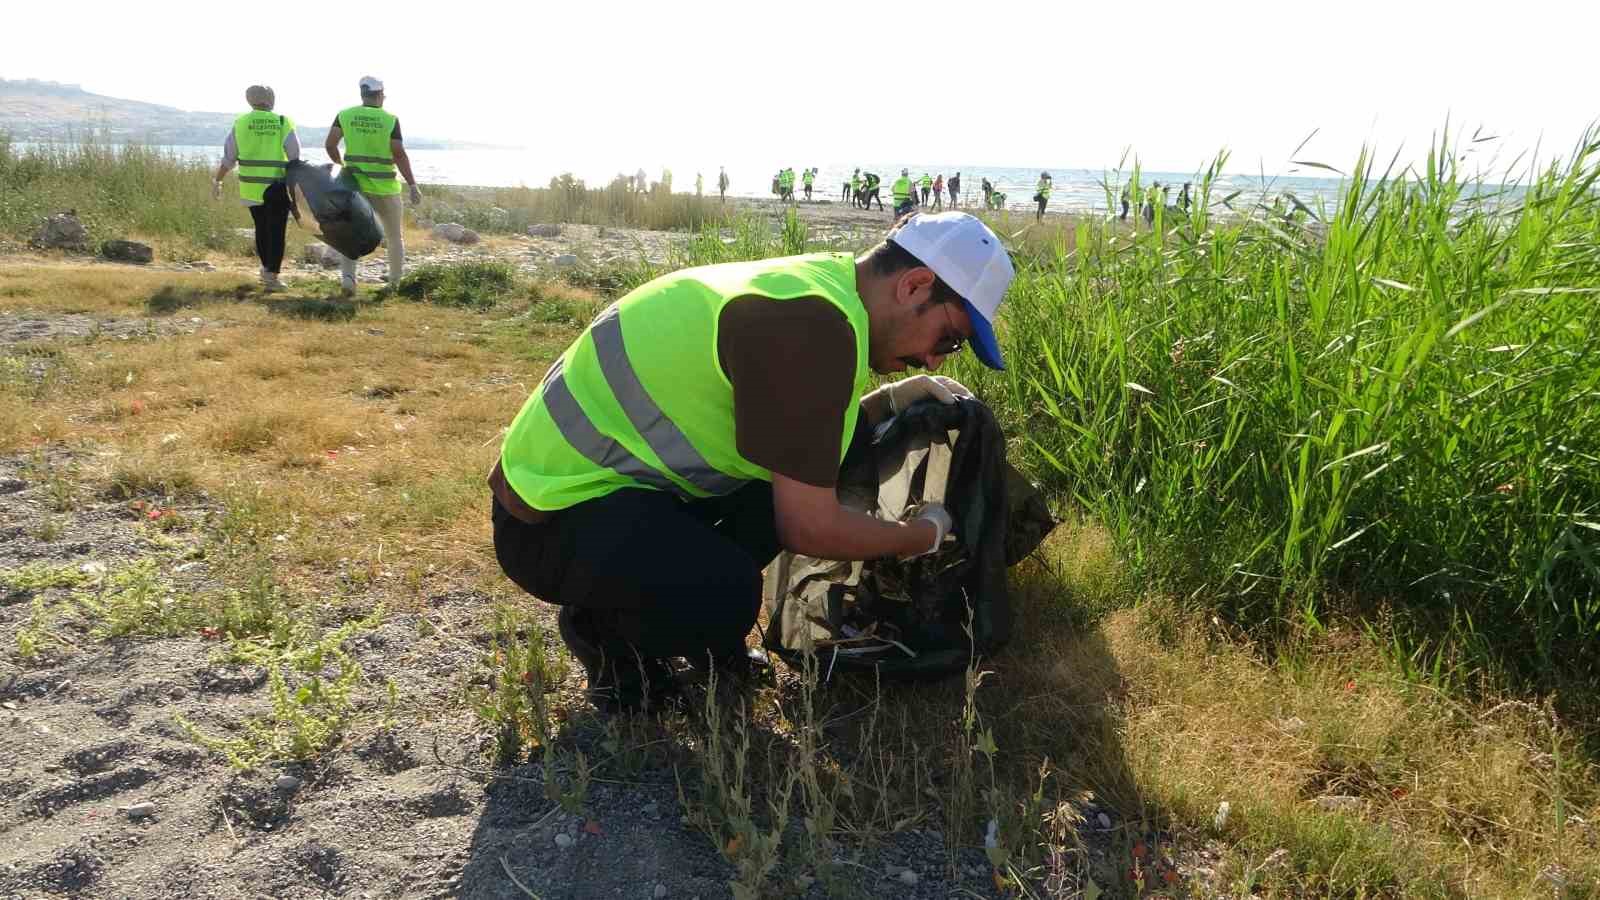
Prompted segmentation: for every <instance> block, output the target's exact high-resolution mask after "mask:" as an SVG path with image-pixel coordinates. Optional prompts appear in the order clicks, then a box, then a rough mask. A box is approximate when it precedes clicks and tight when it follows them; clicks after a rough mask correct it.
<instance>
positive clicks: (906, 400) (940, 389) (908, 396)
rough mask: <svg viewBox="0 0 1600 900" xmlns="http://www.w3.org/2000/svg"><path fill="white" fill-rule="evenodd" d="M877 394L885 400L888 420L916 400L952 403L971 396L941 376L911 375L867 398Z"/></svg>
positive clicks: (965, 387) (964, 387)
mask: <svg viewBox="0 0 1600 900" xmlns="http://www.w3.org/2000/svg"><path fill="white" fill-rule="evenodd" d="M879 394H881V395H883V396H884V397H885V398H886V399H887V407H888V410H889V417H890V418H893V417H894V416H896V415H898V414H899V413H901V412H903V411H905V409H906V408H907V407H909V406H910V405H911V404H913V403H916V402H917V401H918V400H925V399H927V398H929V397H932V398H933V399H935V400H938V401H939V402H940V403H954V402H956V398H957V397H966V398H968V399H972V396H973V394H972V391H971V390H970V389H968V388H967V386H966V385H964V384H962V383H961V382H959V381H957V380H955V379H954V378H946V377H945V376H943V375H913V376H912V377H910V378H902V379H900V380H899V381H894V382H890V383H889V384H886V385H884V386H883V387H881V388H878V389H877V390H875V391H873V392H872V393H871V394H868V395H867V396H868V397H873V396H877V395H879Z"/></svg>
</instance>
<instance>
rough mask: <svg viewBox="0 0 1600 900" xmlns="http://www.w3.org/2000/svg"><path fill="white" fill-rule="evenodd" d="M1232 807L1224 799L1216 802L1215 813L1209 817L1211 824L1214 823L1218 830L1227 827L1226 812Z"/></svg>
mask: <svg viewBox="0 0 1600 900" xmlns="http://www.w3.org/2000/svg"><path fill="white" fill-rule="evenodd" d="M1232 809H1233V807H1232V805H1230V804H1229V803H1228V801H1226V800H1224V801H1222V802H1221V803H1218V804H1217V814H1216V815H1215V816H1212V817H1211V824H1212V825H1215V826H1216V828H1217V830H1218V831H1221V830H1222V829H1224V828H1226V827H1228V813H1229V812H1230V811H1231V810H1232Z"/></svg>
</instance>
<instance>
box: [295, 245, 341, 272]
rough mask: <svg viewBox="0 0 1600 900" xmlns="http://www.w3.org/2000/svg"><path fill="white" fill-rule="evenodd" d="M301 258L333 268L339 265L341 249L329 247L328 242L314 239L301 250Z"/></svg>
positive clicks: (312, 263)
mask: <svg viewBox="0 0 1600 900" xmlns="http://www.w3.org/2000/svg"><path fill="white" fill-rule="evenodd" d="M300 259H301V260H302V261H304V262H308V263H310V264H311V265H314V266H321V267H323V268H324V269H332V268H334V267H335V266H337V265H339V251H337V250H335V249H333V248H332V247H329V246H328V245H327V244H321V243H317V242H314V241H313V242H312V243H309V244H307V245H306V248H305V249H304V250H302V251H301V252H300Z"/></svg>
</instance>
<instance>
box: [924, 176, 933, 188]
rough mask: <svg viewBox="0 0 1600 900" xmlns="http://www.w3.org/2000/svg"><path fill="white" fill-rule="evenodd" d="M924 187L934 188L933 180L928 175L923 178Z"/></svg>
mask: <svg viewBox="0 0 1600 900" xmlns="http://www.w3.org/2000/svg"><path fill="white" fill-rule="evenodd" d="M922 186H923V187H925V188H931V187H933V179H932V178H929V177H928V176H927V175H923V176H922Z"/></svg>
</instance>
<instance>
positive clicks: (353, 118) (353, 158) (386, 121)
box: [339, 105, 400, 196]
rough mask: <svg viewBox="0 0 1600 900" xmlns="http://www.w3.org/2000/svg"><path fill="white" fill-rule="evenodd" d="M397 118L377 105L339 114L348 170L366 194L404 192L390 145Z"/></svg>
mask: <svg viewBox="0 0 1600 900" xmlns="http://www.w3.org/2000/svg"><path fill="white" fill-rule="evenodd" d="M394 123H395V117H394V116H392V115H390V114H389V113H387V112H384V111H383V109H382V108H381V107H377V106H366V105H362V106H352V107H350V108H349V109H347V110H344V111H343V112H341V113H339V130H341V131H343V132H344V163H345V168H347V169H349V170H351V171H352V172H354V173H355V176H356V186H357V187H359V188H361V191H362V193H366V194H375V195H377V196H384V195H387V194H398V193H400V179H399V178H398V177H397V176H396V173H395V167H394V151H393V150H392V149H391V148H390V146H389V140H390V136H391V135H393V134H394Z"/></svg>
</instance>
